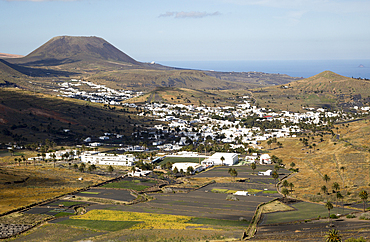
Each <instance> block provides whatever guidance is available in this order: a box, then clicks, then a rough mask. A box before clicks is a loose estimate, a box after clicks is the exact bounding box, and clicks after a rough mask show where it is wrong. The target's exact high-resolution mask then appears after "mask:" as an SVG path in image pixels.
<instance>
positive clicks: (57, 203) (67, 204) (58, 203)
mask: <svg viewBox="0 0 370 242" xmlns="http://www.w3.org/2000/svg"><path fill="white" fill-rule="evenodd" d="M60 204H61V205H63V206H65V207H70V206H74V205H80V204H85V203H84V202H73V201H60V202H53V203H50V204H49V205H52V206H58V205H60Z"/></svg>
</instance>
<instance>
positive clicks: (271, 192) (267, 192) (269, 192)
mask: <svg viewBox="0 0 370 242" xmlns="http://www.w3.org/2000/svg"><path fill="white" fill-rule="evenodd" d="M262 193H266V194H275V193H278V192H277V191H263V192H262Z"/></svg>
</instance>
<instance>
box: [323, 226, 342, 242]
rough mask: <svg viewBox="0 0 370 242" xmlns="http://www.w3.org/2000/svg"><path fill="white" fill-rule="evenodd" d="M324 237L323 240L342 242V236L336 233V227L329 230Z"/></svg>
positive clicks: (326, 241)
mask: <svg viewBox="0 0 370 242" xmlns="http://www.w3.org/2000/svg"><path fill="white" fill-rule="evenodd" d="M325 237H326V240H325V242H342V236H341V235H339V234H338V230H336V229H332V230H329V232H328V234H327V235H326V236H325Z"/></svg>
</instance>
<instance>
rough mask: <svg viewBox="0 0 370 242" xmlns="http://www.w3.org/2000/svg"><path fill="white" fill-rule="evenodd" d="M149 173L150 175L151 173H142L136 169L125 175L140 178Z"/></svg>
mask: <svg viewBox="0 0 370 242" xmlns="http://www.w3.org/2000/svg"><path fill="white" fill-rule="evenodd" d="M150 173H152V171H143V170H140V169H137V168H136V169H135V171H131V172H128V173H127V175H128V176H136V177H141V176H147V175H149V174H150Z"/></svg>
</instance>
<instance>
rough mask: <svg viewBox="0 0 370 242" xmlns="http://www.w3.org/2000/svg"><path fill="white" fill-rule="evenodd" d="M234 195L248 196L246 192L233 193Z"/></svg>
mask: <svg viewBox="0 0 370 242" xmlns="http://www.w3.org/2000/svg"><path fill="white" fill-rule="evenodd" d="M234 195H238V196H248V195H249V194H248V192H247V191H236V192H235V193H234Z"/></svg>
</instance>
